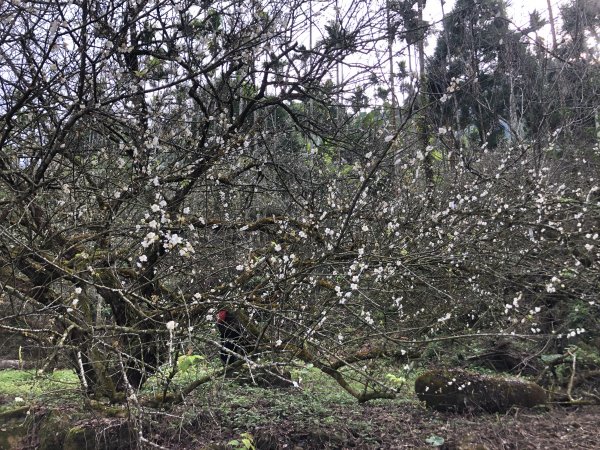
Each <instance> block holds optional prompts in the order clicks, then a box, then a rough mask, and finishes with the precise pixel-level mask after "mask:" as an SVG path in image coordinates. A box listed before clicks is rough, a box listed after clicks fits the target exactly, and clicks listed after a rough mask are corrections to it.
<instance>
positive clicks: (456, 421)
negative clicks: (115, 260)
mask: <svg viewBox="0 0 600 450" xmlns="http://www.w3.org/2000/svg"><path fill="white" fill-rule="evenodd" d="M267 414H268V413H267ZM189 425H196V426H197V428H196V427H194V426H183V427H182V428H181V429H180V430H181V431H183V434H184V435H185V434H188V433H189V434H188V436H187V438H186V439H185V440H180V439H176V440H173V441H171V442H168V441H169V440H170V439H167V440H165V441H163V445H165V446H167V447H169V448H177V449H198V448H205V449H211V450H213V449H214V450H217V449H219V450H220V449H225V448H231V447H226V446H225V445H224V444H225V443H227V442H229V441H230V440H231V439H234V438H236V437H238V436H239V435H237V434H236V432H235V431H234V430H233V429H231V428H228V427H227V426H224V425H222V424H220V423H219V420H218V418H216V417H204V418H200V419H199V420H198V422H196V423H195V424H189ZM193 428H196V429H195V430H194V429H193ZM246 431H247V432H248V433H250V434H252V436H253V438H254V443H255V445H256V448H257V450H271V449H273V450H274V449H293V450H300V449H306V450H308V449H310V450H313V449H314V450H317V449H346V448H356V449H404V448H407V449H427V448H438V449H446V450H451V449H452V450H483V449H489V450H492V449H503V450H504V449H505V450H521V449H553V450H554V449H557V450H558V449H599V448H600V407H599V406H586V407H579V408H562V407H557V408H553V409H551V410H537V411H535V410H514V411H510V412H509V413H507V414H503V415H490V414H484V415H477V416H465V415H458V414H451V413H439V412H432V411H429V410H426V409H424V408H423V407H420V406H417V405H410V404H407V405H405V406H402V407H399V408H394V409H390V406H389V405H385V406H370V405H355V406H354V407H352V408H348V407H343V408H340V410H339V411H338V416H337V417H336V418H335V420H334V421H332V423H327V421H325V422H323V421H321V422H320V423H318V422H316V423H314V424H312V426H310V425H308V426H307V425H302V426H299V424H298V423H297V422H296V421H295V420H294V417H293V416H288V417H282V418H281V419H280V420H279V421H277V422H273V423H271V424H270V425H262V426H257V427H255V428H253V429H247V430H246ZM161 434H162V433H161ZM179 436H181V434H180V435H179ZM163 437H164V435H163ZM436 438H437V443H441V439H443V443H441V445H436V442H435V440H436ZM431 439H433V441H431V442H428V440H431ZM175 441H178V442H175Z"/></svg>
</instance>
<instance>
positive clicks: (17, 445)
mask: <svg viewBox="0 0 600 450" xmlns="http://www.w3.org/2000/svg"><path fill="white" fill-rule="evenodd" d="M28 411H29V407H21V408H15V409H11V410H8V411H4V412H2V413H0V449H2V450H19V449H22V448H26V447H27V446H28V442H29V437H30V436H29V435H30V433H29V430H30V428H31V423H30V421H29V420H28V414H27V413H28Z"/></svg>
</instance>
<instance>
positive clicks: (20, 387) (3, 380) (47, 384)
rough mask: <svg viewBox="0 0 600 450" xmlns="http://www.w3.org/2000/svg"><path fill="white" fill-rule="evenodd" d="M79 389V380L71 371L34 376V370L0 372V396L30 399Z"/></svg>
mask: <svg viewBox="0 0 600 450" xmlns="http://www.w3.org/2000/svg"><path fill="white" fill-rule="evenodd" d="M78 388H79V379H78V378H77V375H75V373H74V372H73V371H72V370H57V371H55V372H52V373H44V374H41V375H38V374H36V371H35V370H13V369H8V370H2V371H0V394H4V395H6V396H14V397H21V398H24V399H30V398H33V397H35V396H38V395H40V394H43V393H47V392H50V391H52V392H56V391H61V390H74V389H78Z"/></svg>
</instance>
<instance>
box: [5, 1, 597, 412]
mask: <svg viewBox="0 0 600 450" xmlns="http://www.w3.org/2000/svg"><path fill="white" fill-rule="evenodd" d="M380 3H381V2H379V3H377V2H366V3H364V2H355V3H352V4H351V5H349V6H348V7H347V8H345V9H344V10H343V11H341V10H340V11H338V13H337V14H334V15H331V14H330V11H331V9H330V7H333V4H331V5H330V4H328V3H327V2H321V3H319V8H321V9H320V10H319V11H316V5H315V4H314V3H313V4H312V9H310V11H311V15H309V8H308V6H309V5H308V3H307V2H305V1H304V0H297V1H293V2H291V3H290V2H279V1H277V0H265V1H259V0H256V1H252V2H242V1H232V2H223V1H203V2H194V1H183V2H172V1H170V0H158V1H146V0H142V1H137V2H133V1H109V0H84V1H82V2H78V3H77V4H72V3H64V2H59V1H51V0H48V1H45V2H36V3H33V4H29V5H24V4H22V3H21V2H18V1H15V0H11V1H7V2H4V3H3V4H2V5H1V6H0V19H1V21H2V28H1V29H0V49H1V51H0V58H1V61H2V69H0V92H1V95H0V99H1V100H0V102H1V103H0V122H1V123H2V128H1V131H0V149H1V154H0V180H1V182H2V184H1V187H0V217H1V218H2V221H1V224H2V225H1V230H0V232H1V234H0V282H1V283H2V288H3V291H2V294H1V295H2V297H1V299H2V304H3V310H2V311H3V312H2V316H1V317H0V328H1V329H3V330H4V331H5V332H11V333H23V334H26V335H27V336H29V337H30V338H34V339H35V340H36V341H37V342H39V343H40V344H41V345H43V346H46V347H47V348H48V349H49V350H50V354H51V355H53V354H58V353H60V354H64V355H66V356H67V358H68V360H69V362H70V364H71V366H72V367H73V368H74V369H75V370H76V372H77V373H78V375H79V376H80V379H81V383H82V386H83V387H84V388H85V389H86V390H87V392H88V393H89V394H92V395H95V396H107V397H109V398H111V399H112V400H120V399H122V398H123V395H124V394H126V395H127V398H128V399H129V400H130V401H137V400H136V398H137V397H136V395H137V391H138V390H139V389H140V388H141V387H143V385H144V383H145V382H146V381H147V380H148V378H149V377H150V376H153V375H156V376H158V377H159V379H160V380H161V381H163V382H164V384H165V386H168V385H169V381H170V379H171V377H172V375H173V374H174V371H175V370H176V368H177V364H176V362H177V360H178V357H179V356H180V355H184V354H197V355H202V356H212V358H213V359H214V360H215V368H214V373H213V374H212V375H208V376H207V377H205V378H202V379H199V380H196V381H194V382H193V383H191V384H190V385H189V386H187V387H185V388H183V389H182V390H181V391H180V392H178V394H180V395H178V396H175V397H171V399H173V398H181V395H185V394H187V393H190V392H191V391H192V390H193V389H195V388H196V387H197V386H198V385H199V384H201V383H203V382H206V381H208V380H210V379H211V378H214V377H216V376H218V375H219V374H222V373H223V369H222V367H221V366H220V365H219V364H218V353H219V350H223V348H221V345H220V342H219V339H218V335H217V332H216V329H215V321H216V317H215V315H216V314H217V311H220V310H229V311H235V315H236V318H238V319H239V321H240V322H241V326H242V327H243V328H244V332H245V335H246V338H247V339H246V340H247V341H248V342H247V345H246V348H245V349H244V350H245V354H244V355H238V356H239V357H240V358H239V361H238V362H237V364H238V365H241V364H246V365H247V366H248V367H249V368H250V370H254V369H256V368H259V367H260V368H265V369H268V370H271V371H274V369H275V368H276V367H279V366H280V365H282V364H294V363H295V362H297V361H304V362H306V363H311V364H313V365H314V366H315V367H317V368H318V369H320V370H322V371H323V372H324V373H326V374H328V375H330V376H332V377H333V378H334V379H335V380H336V381H337V382H338V383H339V384H340V386H341V387H342V388H343V389H345V390H346V391H347V392H349V393H350V394H351V395H353V396H354V397H356V398H357V399H358V400H360V401H366V400H369V399H372V398H377V397H393V396H394V395H395V393H396V392H395V388H394V386H390V385H389V384H388V383H386V380H385V378H384V377H382V376H381V375H382V374H381V373H380V371H379V369H378V365H377V360H378V359H380V358H384V357H393V358H397V359H398V360H400V361H403V362H406V363H408V362H409V361H410V359H412V358H414V357H418V356H420V355H421V354H422V352H423V350H424V349H425V348H426V346H427V345H429V344H431V343H432V342H437V341H449V340H453V339H460V338H465V339H466V338H470V339H482V338H483V337H486V336H522V337H527V338H531V339H534V340H539V341H540V342H542V341H543V342H549V341H551V342H559V341H560V342H565V341H567V340H568V339H577V338H578V337H580V336H587V335H588V334H589V333H588V331H589V330H590V329H593V327H594V326H596V325H597V322H598V305H597V303H596V300H595V298H594V295H595V292H597V271H598V233H599V231H598V225H597V217H598V212H599V208H600V205H599V203H598V198H599V197H598V189H599V188H598V180H597V175H596V174H597V158H598V155H597V154H596V153H593V152H592V151H591V150H589V151H588V149H587V148H581V149H575V150H573V151H571V152H570V153H569V154H568V155H567V156H565V157H558V156H557V154H556V152H557V147H556V145H559V143H560V140H559V138H560V133H558V132H557V134H556V135H555V136H554V137H555V138H556V139H554V140H552V141H551V142H553V143H554V144H555V146H554V147H553V146H552V145H550V146H548V147H547V148H544V152H542V153H540V152H539V151H538V152H536V153H532V152H531V151H530V146H529V144H528V143H527V142H522V143H518V144H516V145H514V146H508V145H506V148H504V147H503V148H502V149H501V150H500V149H497V150H494V151H493V152H490V151H488V150H486V149H485V146H482V147H479V148H477V149H472V151H471V152H470V153H469V154H468V155H467V154H466V153H465V154H461V155H460V157H459V158H455V157H453V156H452V155H451V154H450V153H448V152H446V151H445V149H446V148H448V140H449V139H451V138H452V130H450V129H446V128H445V127H443V129H442V128H441V127H440V128H438V127H433V126H428V130H437V132H433V131H428V134H427V136H425V138H426V139H425V142H427V143H428V145H427V146H426V148H423V145H422V143H423V142H424V141H423V136H419V133H418V130H416V128H418V124H417V125H415V121H416V120H415V113H416V112H415V110H416V109H417V108H416V106H415V105H417V102H416V98H417V96H418V95H419V92H418V91H415V94H414V95H411V96H410V98H408V99H407V100H406V102H405V104H404V106H403V108H402V111H401V112H402V113H401V114H399V117H401V118H402V120H401V121H400V122H399V123H396V124H395V126H394V127H391V126H390V120H389V118H388V116H387V115H386V114H388V112H387V111H389V110H386V108H385V107H384V106H382V105H377V104H376V103H375V102H374V101H373V102H372V103H371V104H368V103H366V102H365V101H364V99H363V100H362V101H361V102H360V104H359V105H357V102H356V101H355V97H356V92H357V90H356V88H357V87H358V86H360V88H361V89H362V92H367V93H369V92H371V90H372V89H371V86H370V85H369V83H372V82H373V83H374V82H376V81H377V77H378V74H382V73H386V71H385V69H384V70H382V67H387V66H386V65H385V64H386V62H385V61H380V60H378V59H377V58H376V57H377V55H383V56H382V58H385V57H386V56H385V55H387V54H388V45H389V30H388V27H387V25H388V24H387V17H386V8H385V7H386V5H385V2H383V3H381V4H380ZM367 7H369V14H365V13H364V12H365V8H367ZM315 17H322V19H323V20H324V23H325V24H327V26H323V27H321V29H322V30H324V31H323V35H322V36H320V37H319V39H318V40H315V43H314V45H312V46H311V45H307V43H305V41H306V40H307V39H306V35H307V33H308V32H309V29H311V25H313V23H312V22H311V20H316V19H314V18H315ZM333 17H335V18H333ZM332 21H333V22H332ZM405 34H407V35H409V34H410V36H413V34H414V33H412V34H411V33H405ZM367 55H370V57H367ZM340 65H345V67H347V68H348V70H346V72H345V73H346V75H347V77H346V78H345V79H343V78H342V77H340V76H336V75H338V74H341V71H340ZM384 77H385V76H384ZM415 87H416V88H418V85H416V86H415ZM460 89H461V87H460V85H459V84H457V86H456V87H455V89H454V90H452V91H450V90H449V89H447V91H446V93H445V94H446V95H447V96H452V95H454V93H455V91H458V90H460ZM423 94H425V93H423ZM423 98H424V96H422V97H421V101H420V102H418V106H419V108H420V109H421V110H423V109H426V108H431V107H432V106H431V105H428V104H427V103H426V102H424V101H422V99H423ZM482 98H483V97H482ZM472 100H473V101H474V102H477V100H478V99H472ZM435 101H440V100H439V99H438V100H435ZM420 112H421V113H422V112H423V111H420ZM425 113H427V110H426V111H425ZM425 113H424V114H419V121H422V118H423V117H433V115H431V114H430V115H429V116H428V115H427V114H425ZM394 114H395V113H394ZM419 121H417V122H419ZM429 125H431V124H429ZM415 131H417V132H415ZM455 131H459V130H455ZM554 144H553V145H554ZM425 158H428V160H429V163H428V165H427V167H428V171H427V172H428V173H424V172H425V171H424V170H423V164H422V163H423V160H424V159H425ZM584 161H585V162H584ZM575 308H585V309H586V310H587V311H589V314H586V315H579V316H577V315H573V313H574V312H575ZM578 311H581V309H579V310H578ZM569 314H571V315H570V316H569V317H571V319H570V321H565V320H562V319H563V317H565V316H568V315H569ZM575 316H577V317H575ZM596 328H597V327H596ZM351 381H354V382H351ZM355 382H359V384H356V383H355ZM358 385H360V386H361V387H360V388H357V386H358ZM165 392H166V389H165Z"/></svg>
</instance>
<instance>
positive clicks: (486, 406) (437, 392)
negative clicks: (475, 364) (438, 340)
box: [415, 370, 546, 412]
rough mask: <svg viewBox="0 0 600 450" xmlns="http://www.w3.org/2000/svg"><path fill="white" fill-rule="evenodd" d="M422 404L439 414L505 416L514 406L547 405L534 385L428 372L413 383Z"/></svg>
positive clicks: (509, 379)
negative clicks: (453, 411)
mask: <svg viewBox="0 0 600 450" xmlns="http://www.w3.org/2000/svg"><path fill="white" fill-rule="evenodd" d="M415 392H416V394H417V396H418V397H419V399H420V400H421V401H424V402H425V404H426V405H427V406H428V407H430V408H433V409H437V410H440V411H447V410H455V411H465V410H470V411H478V410H479V411H487V412H505V411H507V410H508V409H510V408H511V407H513V406H517V407H525V408H530V407H533V406H536V405H540V404H544V403H546V393H545V391H544V390H543V389H542V388H541V387H540V386H538V385H537V384H535V383H532V382H529V381H525V380H522V379H518V378H513V377H498V376H495V377H494V376H489V375H482V374H478V373H470V372H465V371H461V370H448V371H444V370H431V371H429V372H425V373H424V374H422V375H421V376H419V377H418V378H417V379H416V381H415Z"/></svg>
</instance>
